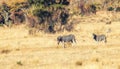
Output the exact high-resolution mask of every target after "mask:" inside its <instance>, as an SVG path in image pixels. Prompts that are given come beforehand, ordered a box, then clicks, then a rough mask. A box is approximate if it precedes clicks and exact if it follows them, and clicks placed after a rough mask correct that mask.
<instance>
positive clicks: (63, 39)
mask: <svg viewBox="0 0 120 69" xmlns="http://www.w3.org/2000/svg"><path fill="white" fill-rule="evenodd" d="M57 41H58V45H59V43H60V42H63V43H64V48H65V42H71V43H73V42H75V43H76V39H75V36H74V35H73V34H70V35H64V36H58V37H57Z"/></svg>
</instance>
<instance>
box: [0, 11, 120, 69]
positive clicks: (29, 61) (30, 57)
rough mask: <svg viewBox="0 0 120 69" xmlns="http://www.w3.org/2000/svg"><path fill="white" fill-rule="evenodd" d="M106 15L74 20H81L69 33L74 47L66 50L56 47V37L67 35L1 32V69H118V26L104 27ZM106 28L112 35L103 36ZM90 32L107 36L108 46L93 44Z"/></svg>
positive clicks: (18, 30)
mask: <svg viewBox="0 0 120 69" xmlns="http://www.w3.org/2000/svg"><path fill="white" fill-rule="evenodd" d="M108 15H109V16H110V13H109V14H108V12H107V14H106V13H105V12H98V13H97V15H96V16H92V17H91V16H90V17H82V18H81V17H74V18H77V19H78V20H80V19H82V20H81V22H79V23H78V24H77V25H76V26H75V31H73V32H69V33H72V34H75V36H76V39H77V43H76V44H74V47H71V46H70V45H69V44H68V45H69V46H67V48H66V49H64V48H63V47H62V46H61V45H62V44H61V45H60V46H58V45H57V42H56V37H57V36H58V35H63V34H69V33H68V32H64V33H57V34H55V35H52V34H49V35H48V34H43V33H38V34H37V35H36V36H29V35H28V32H27V29H25V28H24V26H18V27H13V28H11V29H8V28H0V29H1V31H0V33H1V34H0V54H1V55H0V69H16V68H17V69H80V68H81V69H120V55H119V54H120V43H119V41H120V36H119V35H120V23H119V21H114V22H112V24H110V25H106V24H105V21H104V22H102V21H101V19H102V20H105V18H107V17H108ZM116 15H117V16H119V15H120V14H119V13H118V14H116ZM109 28H110V29H111V33H108V34H106V31H107V29H109ZM93 32H95V33H98V34H101V33H104V34H106V35H107V38H108V39H107V40H108V43H107V44H104V43H102V42H101V43H96V42H95V41H94V40H93V39H92V33H93ZM3 34H4V35H3ZM5 50H8V51H7V52H5ZM19 61H21V63H22V64H23V65H22V66H21V65H19V64H17V62H19Z"/></svg>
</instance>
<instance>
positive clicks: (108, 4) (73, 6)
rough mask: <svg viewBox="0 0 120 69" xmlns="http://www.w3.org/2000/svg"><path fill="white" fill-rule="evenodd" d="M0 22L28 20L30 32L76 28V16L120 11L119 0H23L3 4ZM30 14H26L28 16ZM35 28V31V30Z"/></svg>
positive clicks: (10, 24)
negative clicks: (74, 17)
mask: <svg viewBox="0 0 120 69" xmlns="http://www.w3.org/2000/svg"><path fill="white" fill-rule="evenodd" d="M0 4H1V5H0V25H6V26H8V27H11V26H12V25H13V24H16V25H18V24H22V23H28V24H27V25H28V26H29V29H30V30H29V33H30V34H31V32H32V33H35V32H36V30H37V31H40V30H41V31H44V32H49V33H55V32H60V31H63V30H67V31H71V30H73V25H74V24H75V23H74V20H72V19H71V18H72V17H73V16H77V15H78V16H81V17H83V16H90V15H96V12H98V11H101V10H105V11H115V12H119V11H120V7H119V6H120V1H119V0H115V1H114V0H102V1H97V0H89V1H87V0H78V1H77V0H76V1H72V0H21V1H11V2H10V3H9V2H7V1H6V2H5V1H1V3H0ZM26 15H27V16H26ZM33 28H34V29H36V30H35V31H34V30H33Z"/></svg>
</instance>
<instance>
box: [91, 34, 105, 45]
mask: <svg viewBox="0 0 120 69" xmlns="http://www.w3.org/2000/svg"><path fill="white" fill-rule="evenodd" d="M93 39H94V40H95V41H97V42H100V41H104V42H105V43H106V42H107V40H106V36H105V35H103V34H102V35H96V34H94V33H93Z"/></svg>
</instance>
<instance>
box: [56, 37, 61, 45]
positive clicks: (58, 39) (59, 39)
mask: <svg viewBox="0 0 120 69" xmlns="http://www.w3.org/2000/svg"><path fill="white" fill-rule="evenodd" d="M57 41H58V45H59V43H60V42H62V36H58V37H57Z"/></svg>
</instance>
